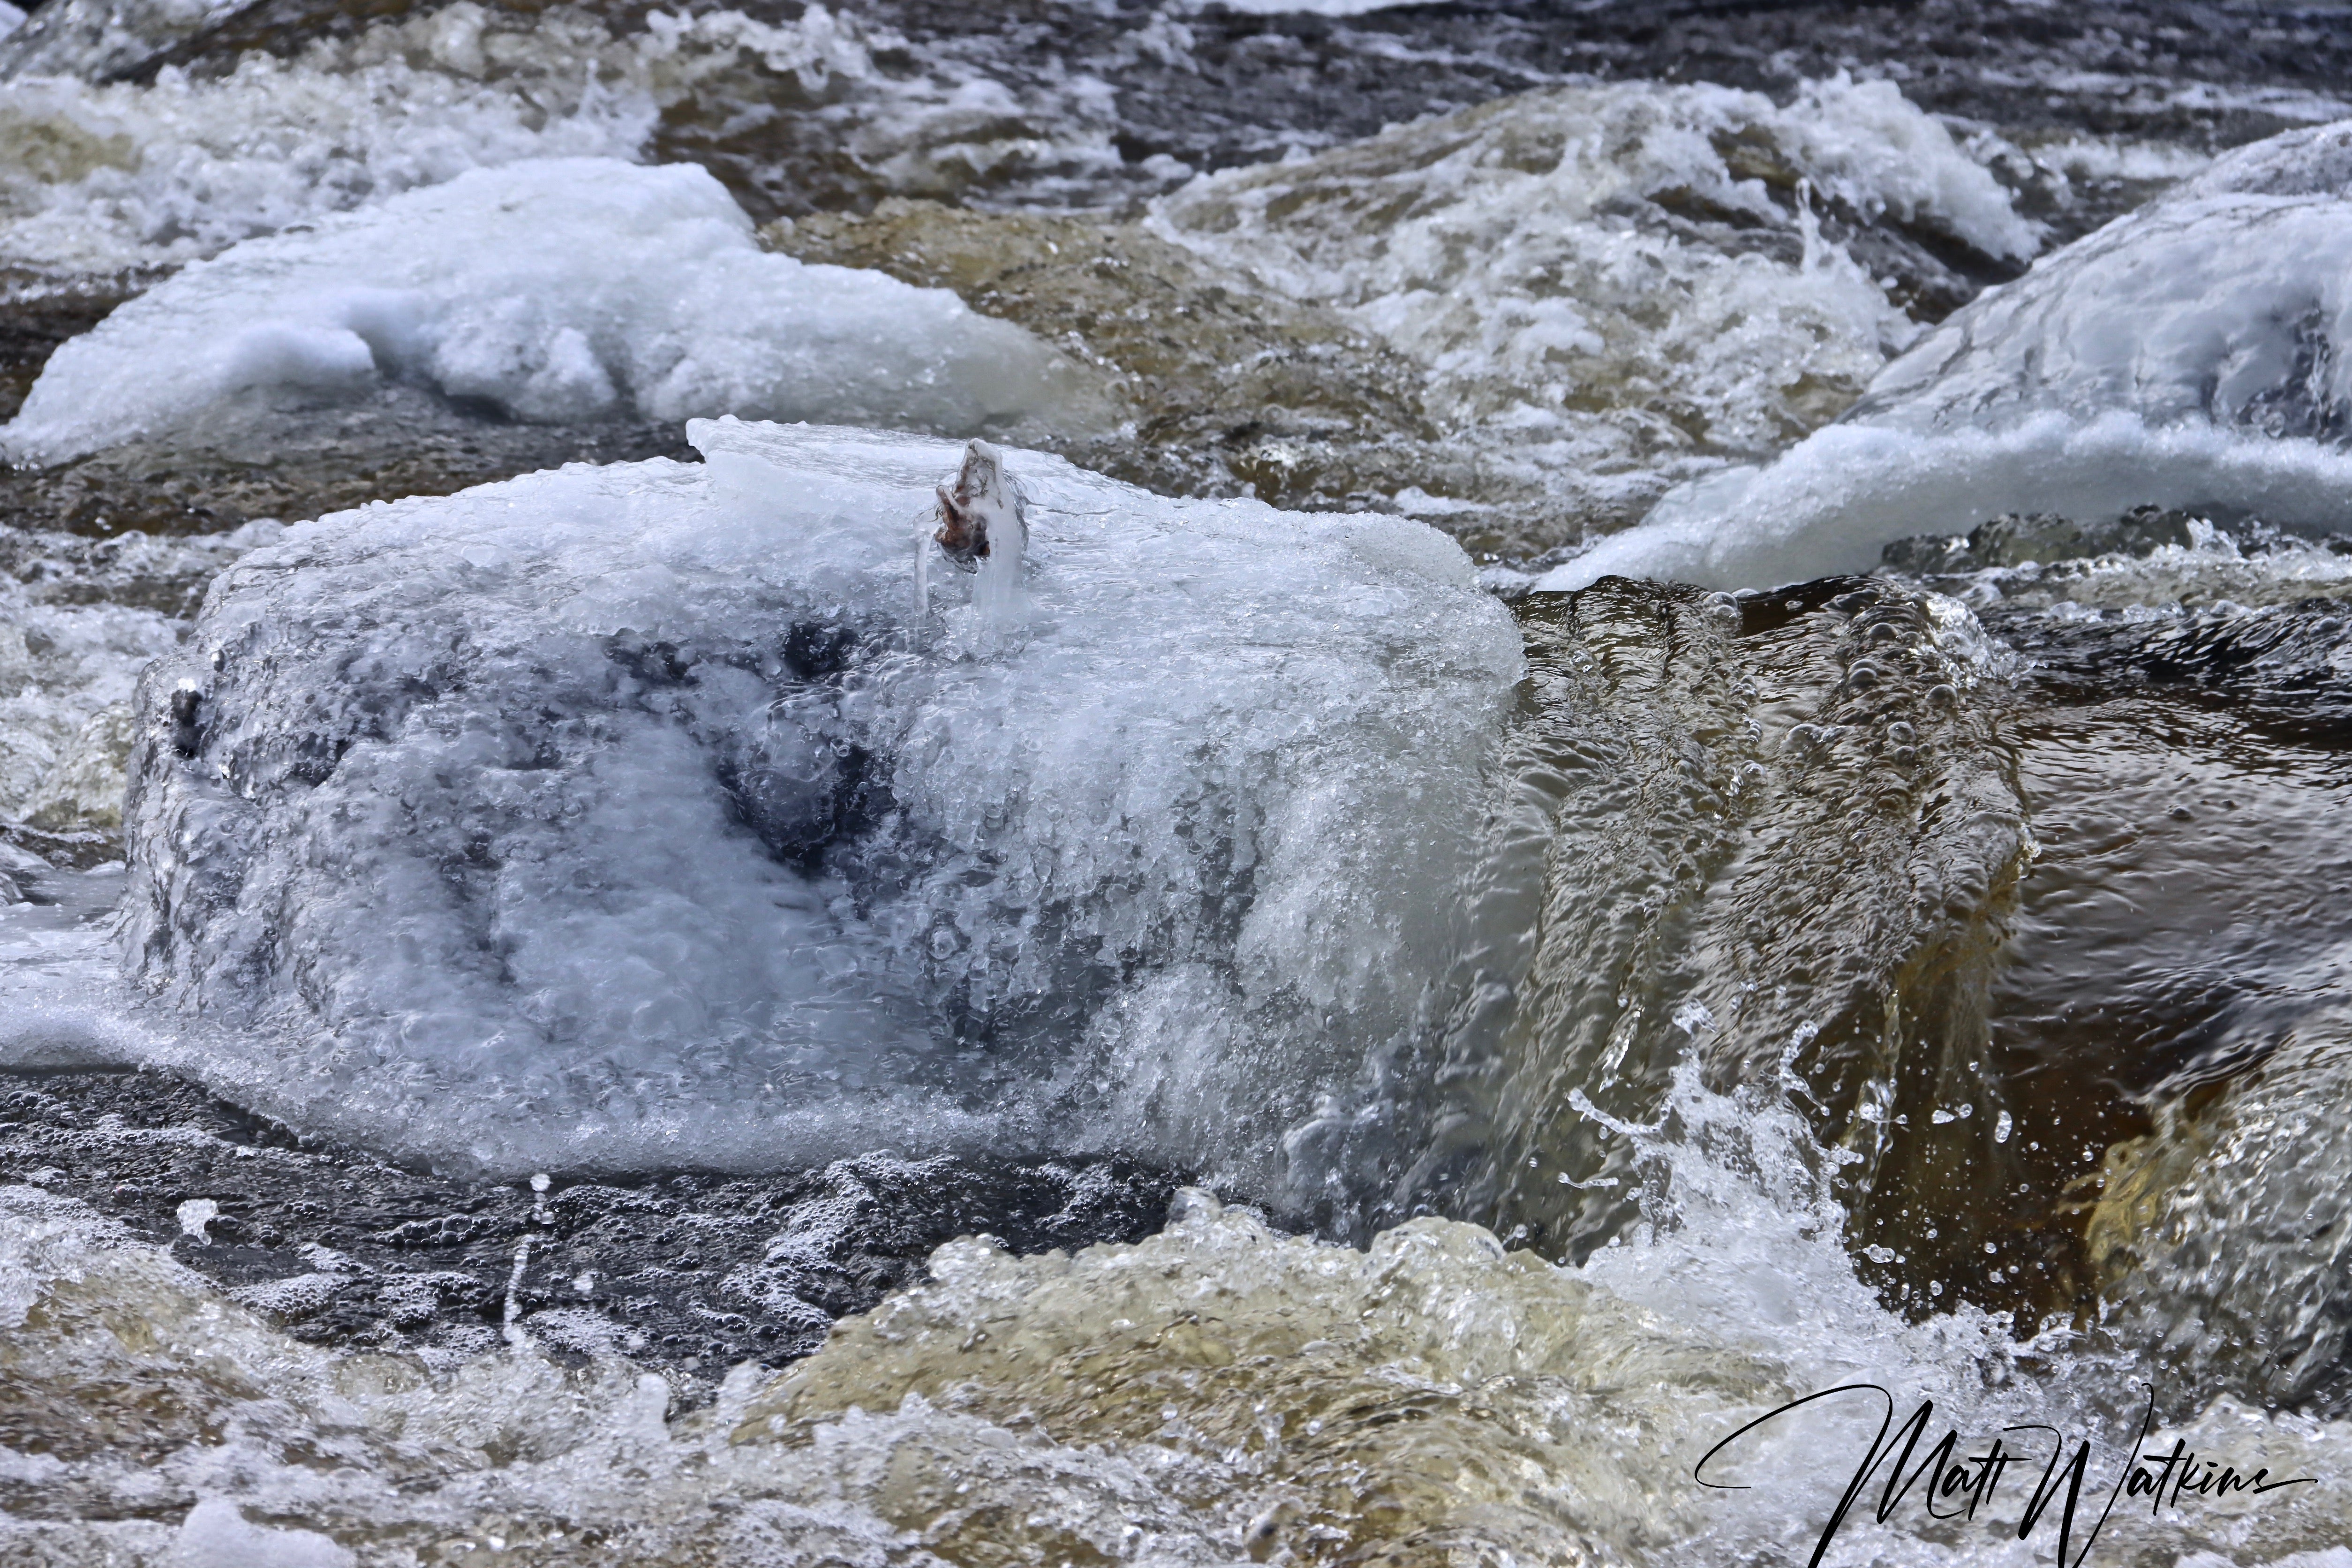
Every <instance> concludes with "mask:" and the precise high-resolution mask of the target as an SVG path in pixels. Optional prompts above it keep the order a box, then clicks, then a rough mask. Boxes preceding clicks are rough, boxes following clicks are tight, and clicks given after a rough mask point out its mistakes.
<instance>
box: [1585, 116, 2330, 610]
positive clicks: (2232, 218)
mask: <svg viewBox="0 0 2352 1568" xmlns="http://www.w3.org/2000/svg"><path fill="white" fill-rule="evenodd" d="M2347 437H2352V121H2347V122H2341V123H2338V124H2336V125H2330V126H2322V127H2319V128H2316V129H2313V130H2305V131H2296V132H2289V133H2287V134H2285V135H2283V136H2279V137H2275V138H2273V139H2272V140H2271V141H2268V142H2259V143H2257V144H2255V145H2254V146H2252V147H2249V148H2245V149H2242V150H2241V151H2240V152H2238V153H2234V154H2232V155H2231V156H2230V157H2228V158H2225V159H2223V160H2221V162H2220V163H2216V164H2215V165H2214V166H2213V167H2212V168H2211V169H2210V170H2208V171H2207V172H2206V173H2205V174H2202V175H2200V176H2199V177H2198V178H2197V179H2194V180H2192V181H2189V182H2188V183H2187V184H2183V185H2182V186H2181V187H2179V189H2177V190H2175V191H2173V192H2171V193H2169V194H2168V195H2166V196H2164V197H2162V198H2160V199H2158V200H2157V201H2155V202H2152V203H2150V204H2149V205H2147V206H2146V207H2143V208H2141V209H2140V210H2139V211H2137V212H2136V213H2133V214H2130V215H2129V216H2126V217H2123V218H2119V219H2117V220H2116V222H2114V223H2112V224H2109V225H2108V226H2106V227H2105V228H2103V229H2101V230H2099V231H2098V232H2097V233H2095V234H2093V235H2090V236H2087V237H2084V238H2083V239H2081V240H2078V241H2076V242H2075V243H2074V244H2073V245H2071V246H2069V247H2066V248H2065V249H2063V250H2061V251H2059V252H2057V253H2055V254H2054V255H2052V256H2050V257H2047V258H2044V259H2043V260H2042V261H2041V262H2039V263H2038V264H2036V265H2035V267H2034V268H2033V269H2032V271H2031V272H2029V273H2027V274H2026V275H2025V276H2024V277H2023V278H2021V279H2018V280H2016V281H2015V282H2013V283H2009V284H2005V285H2003V286H2001V287H2000V288H1998V289H1990V290H1988V291H1987V292H1986V293H1985V294H1983V295H1982V296H1980V297H1979V299H1978V300H1976V301H1975V302H1974V303H1972V304H1970V305H1969V306H1967V307H1966V308H1964V309H1962V310H1958V311H1957V312H1955V313H1954V314H1953V315H1952V316H1951V317H1950V318H1948V320H1947V321H1944V323H1943V324H1942V325H1941V326H1939V327H1937V329H1936V330H1935V331H1932V332H1930V333H1928V334H1927V337H1925V338H1923V339H1922V340H1921V341H1920V342H1918V343H1917V344H1916V346H1914V347H1913V348H1912V349H1911V350H1910V351H1909V352H1908V353H1905V354H1904V355H1903V356H1902V357H1901V358H1900V359H1897V360H1896V361H1895V363H1892V364H1890V365H1888V366H1887V367H1886V369H1885V371H1884V372H1882V373H1881V374H1879V376H1878V377H1877V379H1876V380H1874V382H1873V383H1872V384H1871V387H1870V391H1869V392H1868V394H1867V395H1865V396H1864V398H1863V399H1862V401H1861V402H1860V403H1858V404H1857V405H1855V406H1854V408H1853V410H1852V411H1851V412H1850V413H1849V415H1848V416H1847V417H1846V419H1845V420H1844V421H1843V422H1842V423H1841V424H1838V425H1835V426H1830V427H1829V428H1827V429H1824V430H1822V431H1821V432H1819V433H1817V434H1815V435H1814V436H1812V437H1810V438H1809V439H1807V440H1806V441H1804V442H1802V443H1801V444H1800V445H1799V446H1798V447H1795V448H1794V449H1793V450H1792V451H1790V453H1789V454H1788V455H1787V456H1786V457H1784V458H1781V459H1780V460H1779V461H1778V462H1776V463H1774V464H1772V465H1770V466H1769V467H1768V468H1761V469H1754V468H1749V469H1740V470H1733V471H1728V472H1726V473H1723V474H1719V475H1715V476H1711V477H1710V478H1708V479H1704V480H1701V481H1699V482H1697V483H1696V484H1694V485H1692V486H1688V487H1685V489H1682V490H1679V491H1676V492H1675V493H1673V494H1670V495H1668V496H1667V497H1666V498H1665V499H1664V500H1662V501H1661V502H1660V503H1659V504H1658V506H1657V508H1656V509H1655V510H1654V511H1653V512H1652V513H1651V515H1650V517H1649V519H1648V520H1647V521H1644V522H1643V525H1642V526H1641V527H1640V528H1637V529H1635V530H1633V531H1629V532H1627V533H1625V534H1622V535H1619V536H1617V537H1616V538H1613V539H1611V540H1609V541H1607V542H1604V543H1603V544H1602V545H1601V547H1599V548H1597V549H1595V550H1592V551H1591V552H1587V553H1586V554H1585V555H1583V556H1582V557H1580V558H1579V559H1578V560H1576V561H1572V562H1570V563H1567V564H1566V565H1564V566H1562V567H1560V568H1559V569H1558V570H1557V571H1555V572H1554V573H1553V574H1551V575H1550V577H1549V578H1547V579H1546V583H1545V585H1546V586H1548V587H1561V588H1565V587H1574V586H1578V585H1580V584H1584V583H1588V582H1591V581H1594V580H1595V579H1597V578H1599V577H1601V576H1602V575H1604V574H1609V573H1629V574H1647V575H1656V576H1675V577H1683V578H1686V579H1689V580H1692V581H1695V582H1700V583H1706V584H1717V585H1726V586H1729V585H1738V584H1756V583H1764V582H1771V581H1790V580H1794V579H1798V578H1802V577H1809V576H1815V575H1819V574H1823V573H1827V572H1832V571H1860V570H1867V569H1868V568H1869V567H1870V566H1871V565H1873V564H1874V563H1875V560H1876V556H1877V552H1878V549H1879V547H1880V546H1881V545H1883V544H1885V543H1886V542H1890V541H1892V540H1895V539H1898V538H1901V537H1904V536H1906V535H1911V534H1920V533H1939V532H1941V533H1951V532H1962V531H1966V530H1967V529H1969V527H1970V526H1971V525H1973V524H1975V523H1978V522H1981V521H1984V520H1985V519H1987V518H1990V517H1992V516H1995V515H1997V514H1999V513H2001V512H2009V511H2017V512H2034V511H2039V512H2054V513H2059V514H2063V515H2065V516H2068V517H2071V518H2077V519H2083V520H2087V521H2104V520H2105V519H2106V518H2110V517H2113V516H2115V515H2116V514H2118V513H2120V512H2122V511H2125V510H2127V509H2129V508H2132V507H2135V506H2140V505H2146V504H2155V505H2159V506H2165V507H2177V508H2182V509H2186V510H2191V511H2195V512H2199V513H2200V514H2203V515H2206V516H2210V517H2211V518H2213V519H2215V520H2217V521H2233V520H2237V519H2242V518H2245V517H2249V516H2259V517H2261V518H2263V519H2264V520H2265V521H2271V522H2273V523H2278V524H2283V525H2289V526H2303V527H2310V528H2315V529H2342V528H2347V527H2352V453H2347V449H2346V448H2347Z"/></svg>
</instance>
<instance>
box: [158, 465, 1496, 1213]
mask: <svg viewBox="0 0 2352 1568" xmlns="http://www.w3.org/2000/svg"><path fill="white" fill-rule="evenodd" d="M689 430H690V434H691V436H692V438H693V439H694V441H695V442H696V444H697V445H698V447H701V449H702V450H703V451H704V452H705V453H706V454H707V455H708V458H709V461H708V463H707V464H705V465H702V466H700V467H697V466H693V465H680V464H676V463H671V462H667V461H655V462H650V463H640V464H633V465H625V466H614V467H607V468H587V467H573V468H565V469H562V470H560V471H556V472H552V473H545V474H539V475H534V476H530V477H529V478H525V479H515V480H511V481H509V482H508V483H505V484H500V485H494V486H488V487H486V488H484V489H477V490H471V491H467V492H465V493H463V494H460V495H457V496H453V497H448V498H446V499H436V500H405V501H400V502H396V503H392V504H389V505H383V504H378V505H373V506H370V507H367V508H363V509H362V510H358V511H353V512H347V513H342V514H338V515H335V516H331V517H328V518H324V519H321V520H320V521H317V522H315V523H310V524H305V525H302V526H300V527H298V528H296V529H294V530H292V531H289V534H288V536H287V542H285V543H284V544H282V545H280V546H276V547H272V548H268V549H264V550H261V551H257V552H255V553H254V554H252V555H249V556H247V557H246V558H245V559H244V560H243V561H242V562H241V563H239V564H237V565H236V566H235V567H233V568H231V569H230V570H229V571H228V572H227V573H226V574H224V575H223V576H222V578H221V579H220V580H219V581H218V582H217V583H216V584H215V587H214V590H213V592H212V595H211V596H210V598H209V600H208V601H207V604H206V605H205V611H204V613H203V615H202V616H201V618H200V620H199V621H198V623H197V625H196V626H195V628H194V632H193V634H192V636H191V637H189V639H188V642H187V644H186V646H185V647H184V650H183V651H182V652H181V653H180V654H179V655H177V656H175V657H173V658H165V659H163V660H162V661H161V662H159V663H158V665H157V666H155V667H154V668H153V669H152V671H151V672H150V674H149V675H148V677H147V678H146V680H145V682H144V684H143V686H142V692H141V698H140V709H139V711H140V729H139V735H138V739H137V742H136V744H137V752H136V754H135V757H134V761H133V772H134V774H135V777H134V780H133V783H132V785H131V799H130V805H129V808H128V813H127V834H128V838H129V843H130V853H131V863H132V872H131V882H132V889H131V894H130V897H129V900H128V910H129V913H128V920H127V925H126V933H125V942H126V960H127V963H128V967H129V969H130V971H131V973H132V974H133V976H134V977H135V978H136V980H137V981H138V982H139V983H141V984H143V986H144V987H145V989H146V992H147V993H148V994H149V995H150V997H151V1005H152V1006H154V1007H155V1008H156V1009H157V1010H158V1013H159V1015H160V1016H161V1017H162V1018H163V1019H164V1020H165V1021H167V1022H168V1023H169V1025H170V1026H171V1027H173V1028H176V1029H179V1030H180V1031H182V1032H183V1033H184V1037H185V1038H186V1039H187V1040H188V1042H189V1044H188V1046H187V1047H186V1049H187V1050H188V1051H189V1053H190V1055H191V1057H192V1058H193V1059H194V1065H195V1066H197V1067H199V1068H201V1069H202V1070H204V1071H205V1073H206V1074H207V1075H208V1076H210V1077H211V1078H212V1079H214V1081H215V1082H221V1083H229V1084H237V1085H242V1086H243V1088H242V1089H241V1090H240V1092H242V1093H244V1094H245V1095H247V1097H248V1098H251V1099H253V1100H256V1101H257V1102H258V1103H261V1104H264V1105H268V1106H278V1107H280V1108H282V1109H285V1110H289V1112H290V1111H293V1110H299V1112H300V1114H301V1117H302V1121H301V1124H302V1125H304V1126H306V1127H310V1128H313V1129H318V1130H321V1131H324V1130H328V1129H333V1130H336V1131H341V1132H343V1133H345V1134H347V1135H352V1136H357V1137H362V1138H365V1139H367V1140H369V1141H371V1142H376V1143H378V1144H380V1145H386V1146H393V1147H397V1148H400V1149H403V1150H405V1151H408V1152H416V1153H423V1154H426V1155H431V1156H435V1157H442V1158H447V1159H452V1160H458V1161H479V1162H482V1163H488V1164H490V1165H493V1166H498V1167H502V1168H510V1167H514V1166H521V1167H522V1168H525V1169H529V1168H532V1167H534V1166H541V1165H549V1164H553V1165H573V1166H577V1165H583V1164H600V1163H601V1164H612V1165H625V1164H646V1163H650V1164H660V1163H669V1162H676V1161H681V1160H688V1159H691V1161H692V1162H693V1163H697V1164H704V1165H708V1164H713V1163H717V1164H728V1163H735V1164H758V1163H775V1162H778V1161H784V1160H789V1161H791V1162H793V1163H807V1162H810V1161H814V1160H818V1159H822V1158H824V1157H827V1156H828V1155H831V1154H834V1153H837V1152H845V1151H856V1150H861V1149H869V1148H874V1147H881V1146H889V1145H892V1144H896V1145H898V1147H900V1148H901V1149H902V1150H911V1149H913V1148H916V1147H919V1146H920V1147H938V1146H952V1145H956V1144H959V1143H963V1144H969V1143H971V1142H989V1143H991V1144H994V1145H998V1146H1002V1145H1004V1144H1007V1143H1021V1144H1026V1145H1028V1146H1031V1147H1045V1148H1073V1147H1104V1146H1111V1147H1118V1148H1123V1149H1129V1150H1133V1151H1136V1152H1146V1153H1149V1152H1166V1153H1168V1154H1169V1155H1170V1156H1171V1157H1172V1158H1181V1159H1183V1160H1187V1161H1205V1162H1208V1163H1210V1164H1211V1165H1212V1166H1213V1168H1216V1169H1221V1170H1228V1171H1234V1172H1250V1171H1255V1172H1256V1173H1260V1174H1263V1173H1264V1172H1265V1169H1266V1168H1268V1167H1270V1166H1278V1163H1279V1156H1278V1155H1276V1153H1274V1152H1273V1151H1274V1150H1275V1149H1276V1147H1277V1141H1278V1137H1279V1134H1280V1132H1281V1131H1282V1130H1283V1129H1284V1128H1285V1127H1286V1126H1287V1125H1289V1124H1290V1123H1291V1122H1292V1121H1295V1120H1297V1118H1299V1117H1301V1116H1303V1115H1305V1114H1307V1112H1308V1111H1309V1110H1310V1109H1313V1108H1315V1107H1316V1106H1317V1103H1318V1096H1328V1097H1333V1098H1336V1099H1338V1100H1342V1101H1344V1100H1347V1097H1348V1096H1349V1094H1350V1093H1351V1092H1352V1086H1353V1085H1355V1084H1356V1083H1357V1082H1358V1081H1359V1080H1360V1078H1361V1077H1362V1075H1364V1074H1366V1073H1367V1072H1372V1073H1377V1071H1378V1064H1379V1058H1381V1052H1382V1051H1383V1050H1384V1049H1385V1048H1386V1047H1388V1046H1389V1045H1390V1044H1391V1042H1393V1041H1394V1040H1396V1039H1397V1038H1399V1037H1401V1036H1402V1034H1403V1033H1404V1031H1405V1030H1406V1029H1407V1027H1408V1026H1409V1024H1410V1021H1411V1016H1412V1012H1413V1009H1414V1008H1415V1007H1416V1006H1417V1005H1419V1004H1420V1002H1421V998H1422V994H1423V989H1424V986H1425V984H1426V982H1427V979H1428V976H1429V974H1430V973H1431V971H1432V968H1433V965H1434V964H1435V963H1438V962H1439V952H1440V950H1441V949H1442V948H1443V946H1444V934H1443V931H1442V930H1441V929H1440V928H1441V927H1442V925H1443V922H1444V920H1445V918H1446V916H1445V900H1444V896H1443V890H1444V889H1448V888H1450V887H1453V886H1454V885H1455V884H1456V883H1457V882H1458V881H1459V880H1460V876H1461V869H1462V861H1463V859H1464V858H1465V856H1466V855H1468V854H1469V853H1470V852H1471V851H1470V849H1469V847H1468V845H1469V841H1470V837H1471V836H1472V834H1473V833H1474V831H1475V817H1476V816H1477V813H1476V810H1475V792H1476V790H1477V786H1478V779H1479V768H1480V764H1481V759H1482V757H1483V756H1484V754H1485V753H1486V749H1487V747H1488V745H1489V743H1490V742H1491V740H1492V738H1493V737H1494V735H1495V734H1496V732H1497V731H1498V729H1499V726H1500V724H1501V722H1502V720H1503V715H1504V712H1505V710H1506V708H1507V703H1508V701H1509V699H1510V694H1511V691H1512V689H1513V685H1514V683H1515V682H1516V680H1517V678H1518V672H1519V666H1520V654H1519V643H1518V637H1517V633H1516V631H1515V630H1514V628H1513V626H1512V623H1511V621H1510V618H1509V616H1507V614H1506V613H1505V612H1504V611H1503V609H1502V608H1501V607H1500V606H1499V605H1496V603H1495V602H1494V601H1493V600H1492V599H1490V598H1488V597H1487V596H1486V595H1483V594H1481V593H1480V592H1479V591H1478V590H1477V589H1476V587H1475V584H1474V580H1473V574H1472V570H1471V567H1470V563H1469V562H1468V560H1467V558H1466V557H1465V556H1464V555H1463V553H1462V552H1461V551H1460V550H1459V549H1458V548H1457V547H1456V546H1455V545H1454V544H1453V543H1452V542H1450V541H1448V540H1446V539H1445V538H1444V536H1442V535H1440V534H1438V533H1436V532H1434V531H1432V530H1430V529H1428V528H1426V527H1424V526H1423V525H1421V524H1419V523H1414V522H1410V521H1404V520H1402V519H1397V518H1392V517H1387V516H1305V515H1300V514H1296V513H1285V512H1277V511H1275V510H1272V509H1270V508H1268V507H1265V506H1263V505H1261V504H1259V503H1256V502H1254V501H1239V500H1227V501H1202V500H1190V501H1187V500H1164V499H1160V498H1157V497H1154V496H1151V495H1150V494H1148V493H1146V492H1143V491H1140V490H1137V489H1130V488H1129V487H1126V486H1123V485H1119V484H1117V483H1114V482H1112V481H1109V480H1107V479H1099V478H1097V477H1095V476H1093V475H1089V474H1087V473H1085V472H1083V471H1081V470H1078V469H1076V468H1072V467H1071V466H1069V465H1068V464H1066V463H1065V462H1063V461H1061V460H1060V459H1057V458H1047V457H1041V456H1036V455H1033V454H1026V453H1017V452H1016V453H1013V454H1011V455H1010V456H1009V457H1008V458H1007V459H1006V462H1007V464H1008V467H1009V470H1010V473H1011V475H1012V478H1013V480H1014V482H1015V483H1016V484H1017V485H1018V486H1019V487H1021V489H1023V490H1024V492H1025V495H1026V514H1027V543H1026V549H1025V552H1024V554H1025V561H1024V559H1023V557H1022V556H1020V555H1015V554H1014V553H1013V551H1012V550H1010V549H1005V548H999V549H997V550H995V551H993V552H992V554H991V555H990V556H989V557H988V559H987V563H986V564H985V565H984V566H983V568H982V570H981V571H980V572H978V573H977V574H970V575H967V574H963V573H961V572H958V571H956V570H954V569H953V566H952V564H951V563H950V562H949V560H948V558H947V557H946V556H945V555H944V554H943V553H941V552H940V550H939V548H938V546H937V545H935V544H933V543H932V542H930V533H931V531H932V530H933V529H934V528H935V527H936V526H937V524H936V521H935V518H934V515H933V508H934V505H935V500H934V487H935V486H936V485H937V484H938V482H939V481H940V480H941V479H946V478H948V477H950V475H952V474H953V473H954V472H955V470H956V468H957V463H958V459H959V457H960V455H961V454H960V449H959V448H958V447H954V446H952V445H950V444H947V443H942V442H939V441H936V440H929V439H924V438H920V437H909V436H897V435H880V434H874V433H868V432H858V431H847V430H841V429H825V428H813V427H808V426H756V425H747V424H742V423H739V422H736V421H731V420H727V421H719V422H717V423H698V424H696V425H694V426H690V427H689ZM1003 531H1004V530H1003V528H1002V525H1000V526H999V527H998V529H996V530H993V531H992V532H1003ZM1006 537H1007V538H1008V539H1009V538H1011V537H1012V534H1011V533H1009V532H1007V533H1006ZM1008 563H1010V564H1013V565H1018V566H1020V567H1021V569H1022V576H1021V577H1020V578H1019V580H1017V581H1015V580H1011V579H1009V578H1007V577H1006V576H1005V575H1004V574H1003V572H1002V570H1001V569H1002V568H1003V567H1004V566H1006V565H1007V564H1008ZM1328 1109H1329V1100H1326V1101H1325V1102H1324V1103H1323V1106H1322V1111H1321V1112H1320V1113H1325V1114H1328ZM689 1140H690V1142H689Z"/></svg>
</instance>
